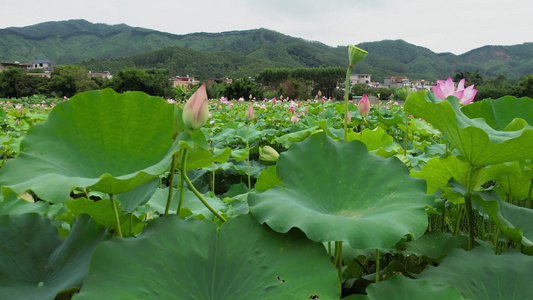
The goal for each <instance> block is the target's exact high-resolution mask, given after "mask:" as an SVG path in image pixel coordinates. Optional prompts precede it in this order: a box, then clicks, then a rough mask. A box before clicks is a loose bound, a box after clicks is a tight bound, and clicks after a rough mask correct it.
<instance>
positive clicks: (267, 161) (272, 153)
mask: <svg viewBox="0 0 533 300" xmlns="http://www.w3.org/2000/svg"><path fill="white" fill-rule="evenodd" d="M278 158H279V153H278V151H276V149H274V148H272V147H270V146H264V147H263V148H262V149H261V151H260V153H259V162H261V163H262V164H264V165H267V166H270V165H274V164H276V162H277V161H278Z"/></svg>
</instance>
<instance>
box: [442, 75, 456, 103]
mask: <svg viewBox="0 0 533 300" xmlns="http://www.w3.org/2000/svg"><path fill="white" fill-rule="evenodd" d="M442 91H443V92H444V95H446V97H448V96H450V95H453V93H454V92H455V84H454V83H453V80H452V78H451V77H448V79H446V82H445V83H444V88H443V90H442ZM446 97H445V98H446Z"/></svg>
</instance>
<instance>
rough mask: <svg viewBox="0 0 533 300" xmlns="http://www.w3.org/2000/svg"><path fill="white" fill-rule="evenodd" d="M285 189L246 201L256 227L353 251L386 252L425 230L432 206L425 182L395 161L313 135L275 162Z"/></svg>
mask: <svg viewBox="0 0 533 300" xmlns="http://www.w3.org/2000/svg"><path fill="white" fill-rule="evenodd" d="M276 171H277V176H278V177H279V178H280V179H281V180H282V182H283V185H284V187H281V186H274V187H273V188H271V189H269V190H267V191H265V192H263V193H261V194H257V193H251V194H250V195H249V197H248V202H249V205H250V209H251V211H252V213H253V214H254V216H255V217H256V218H257V220H258V221H259V222H260V223H267V224H268V225H269V226H270V227H271V228H273V229H274V230H275V231H278V232H282V233H284V232H288V231H289V230H290V229H291V228H293V227H297V228H299V229H301V230H302V231H303V232H305V234H306V235H307V236H308V238H310V239H311V240H313V241H317V242H327V241H348V242H349V244H350V247H352V248H354V249H385V248H389V247H391V246H392V245H394V244H395V243H396V242H397V241H398V240H400V239H401V238H402V237H403V236H404V235H406V234H412V235H413V236H414V237H415V238H416V237H419V236H421V235H422V234H423V233H424V231H425V230H426V227H427V216H426V212H425V209H424V207H425V206H426V205H431V204H433V201H432V198H433V197H432V196H430V195H426V193H425V191H426V184H425V182H424V180H421V179H416V178H413V177H410V176H409V173H408V171H407V168H406V167H405V165H403V163H402V162H400V161H399V160H398V159H397V158H395V157H392V158H388V159H385V158H383V157H380V156H376V155H372V154H370V153H369V152H368V150H367V149H366V146H365V145H364V144H363V143H361V142H359V141H351V142H345V141H334V140H333V139H331V138H330V137H329V136H327V134H326V133H319V134H314V135H311V136H310V138H308V139H306V140H305V141H303V142H300V143H295V144H293V145H292V147H291V148H290V149H289V150H288V151H286V152H284V153H282V154H281V155H280V158H279V160H278V162H277V164H276Z"/></svg>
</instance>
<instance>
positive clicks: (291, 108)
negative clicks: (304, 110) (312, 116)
mask: <svg viewBox="0 0 533 300" xmlns="http://www.w3.org/2000/svg"><path fill="white" fill-rule="evenodd" d="M289 109H290V110H291V113H294V112H295V111H296V109H295V108H294V106H292V105H291V106H290V107H289Z"/></svg>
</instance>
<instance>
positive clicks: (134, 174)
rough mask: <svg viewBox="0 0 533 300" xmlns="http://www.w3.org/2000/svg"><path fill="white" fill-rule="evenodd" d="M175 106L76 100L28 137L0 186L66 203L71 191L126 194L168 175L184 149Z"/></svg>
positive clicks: (141, 99)
mask: <svg viewBox="0 0 533 300" xmlns="http://www.w3.org/2000/svg"><path fill="white" fill-rule="evenodd" d="M173 131H174V107H173V106H172V105H171V104H168V103H167V102H166V101H164V100H163V99H161V98H158V97H151V96H148V95H147V94H145V93H142V92H128V93H124V94H118V93H115V92H114V91H113V90H111V89H105V90H101V91H90V92H85V93H80V94H77V95H76V96H74V97H72V98H71V99H70V101H66V102H63V103H60V104H58V105H56V106H55V107H54V109H53V110H52V111H51V113H50V115H49V117H48V119H47V120H46V121H44V122H42V123H39V124H37V125H35V126H33V127H32V128H30V130H29V131H28V133H27V135H26V137H25V138H24V140H23V141H22V144H21V152H22V153H21V154H20V155H19V156H18V157H17V158H15V159H13V160H11V161H8V162H7V163H6V164H5V165H4V167H3V168H2V169H1V170H0V184H1V185H4V186H6V187H8V188H11V189H13V190H14V191H15V192H16V193H17V194H20V193H22V192H24V191H26V190H28V189H31V190H33V191H34V192H35V193H36V194H37V195H38V196H39V197H40V198H42V199H45V200H48V201H50V202H61V201H64V200H66V199H67V198H68V195H69V192H70V191H71V189H72V188H73V187H89V188H92V189H95V190H99V191H101V192H105V193H110V194H120V193H123V192H127V191H129V190H131V189H133V188H135V187H137V186H139V185H141V184H143V183H145V182H147V181H149V180H151V179H153V178H155V177H156V176H158V175H159V174H161V173H163V172H164V171H165V170H166V169H168V167H169V166H170V163H171V161H172V154H173V153H174V152H176V151H177V150H178V143H177V142H176V143H173V139H172V136H173Z"/></svg>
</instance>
